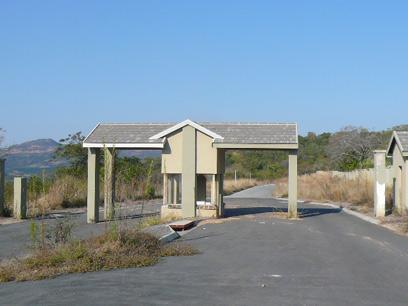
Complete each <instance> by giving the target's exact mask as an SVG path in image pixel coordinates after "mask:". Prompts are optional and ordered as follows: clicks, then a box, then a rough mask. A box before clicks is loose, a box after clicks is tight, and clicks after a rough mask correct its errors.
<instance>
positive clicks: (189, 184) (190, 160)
mask: <svg viewBox="0 0 408 306" xmlns="http://www.w3.org/2000/svg"><path fill="white" fill-rule="evenodd" d="M182 154H183V157H182V161H183V162H182V165H183V166H182V179H181V184H182V187H181V189H182V191H181V193H182V195H181V201H182V212H183V217H184V218H194V217H195V216H196V169H197V165H196V130H195V128H193V127H192V126H190V125H187V126H185V127H184V128H183V146H182Z"/></svg>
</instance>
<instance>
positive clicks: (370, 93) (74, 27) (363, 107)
mask: <svg viewBox="0 0 408 306" xmlns="http://www.w3.org/2000/svg"><path fill="white" fill-rule="evenodd" d="M0 46H1V47H0V105H1V111H0V127H3V128H5V129H6V130H7V133H6V143H7V144H13V143H18V142H21V141H25V140H30V139H35V138H48V137H51V138H54V139H57V140H58V139H60V138H62V137H64V136H66V135H67V134H68V133H71V132H76V131H83V132H84V133H87V132H88V131H89V130H90V129H91V128H92V127H93V126H94V125H95V124H96V123H98V122H139V121H141V122H149V121H159V122H160V121H165V122H169V121H170V122H173V121H181V120H184V119H186V118H190V119H192V120H196V121H268V122H293V121H296V122H298V123H299V126H300V131H301V133H305V132H307V131H315V132H322V131H335V130H337V129H339V128H341V127H343V126H345V125H357V126H365V127H368V128H370V129H384V128H388V127H391V126H393V125H397V124H401V123H408V1H332V0H331V1H151V0H149V1H14V0H13V1H1V2H0Z"/></svg>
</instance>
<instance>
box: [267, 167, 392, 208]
mask: <svg viewBox="0 0 408 306" xmlns="http://www.w3.org/2000/svg"><path fill="white" fill-rule="evenodd" d="M275 183H276V186H275V190H274V195H275V196H278V197H287V195H288V182H287V179H286V178H285V179H279V180H276V181H275ZM373 190H374V181H373V177H372V175H370V174H369V173H368V171H358V172H356V175H354V176H353V177H349V176H347V175H341V173H340V174H339V173H337V174H336V173H334V172H324V171H319V172H316V173H313V174H305V175H302V176H299V178H298V197H299V198H300V199H302V200H305V201H319V202H335V203H342V204H344V205H347V204H349V205H354V206H360V210H362V211H368V210H372V208H373V202H374V200H373V196H374V194H373ZM391 193H392V190H391V188H390V187H388V188H387V189H386V195H387V197H386V204H387V207H390V206H391V204H392V199H391Z"/></svg>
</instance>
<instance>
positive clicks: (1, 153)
mask: <svg viewBox="0 0 408 306" xmlns="http://www.w3.org/2000/svg"><path fill="white" fill-rule="evenodd" d="M4 132H5V131H4V129H2V128H0V158H3V157H4V155H6V150H5V149H4V148H3V147H2V144H3V141H4Z"/></svg>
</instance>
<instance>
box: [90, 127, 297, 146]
mask: <svg viewBox="0 0 408 306" xmlns="http://www.w3.org/2000/svg"><path fill="white" fill-rule="evenodd" d="M198 124H199V125H201V126H203V127H205V128H206V129H208V130H210V131H212V132H214V133H216V134H218V135H220V136H221V137H223V139H215V142H217V143H226V144H297V125H296V124H295V123H198ZM172 126H174V124H169V123H164V124H159V123H157V124H156V123H148V124H99V125H98V126H96V128H95V129H94V130H93V131H92V132H91V133H90V134H89V136H88V137H87V138H86V139H85V141H84V143H87V144H91V143H98V144H101V143H124V144H130V143H133V144H138V143H160V142H162V140H161V139H156V140H152V139H150V138H151V137H152V136H153V135H155V134H158V133H160V132H162V131H164V130H166V129H168V128H170V127H172Z"/></svg>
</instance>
